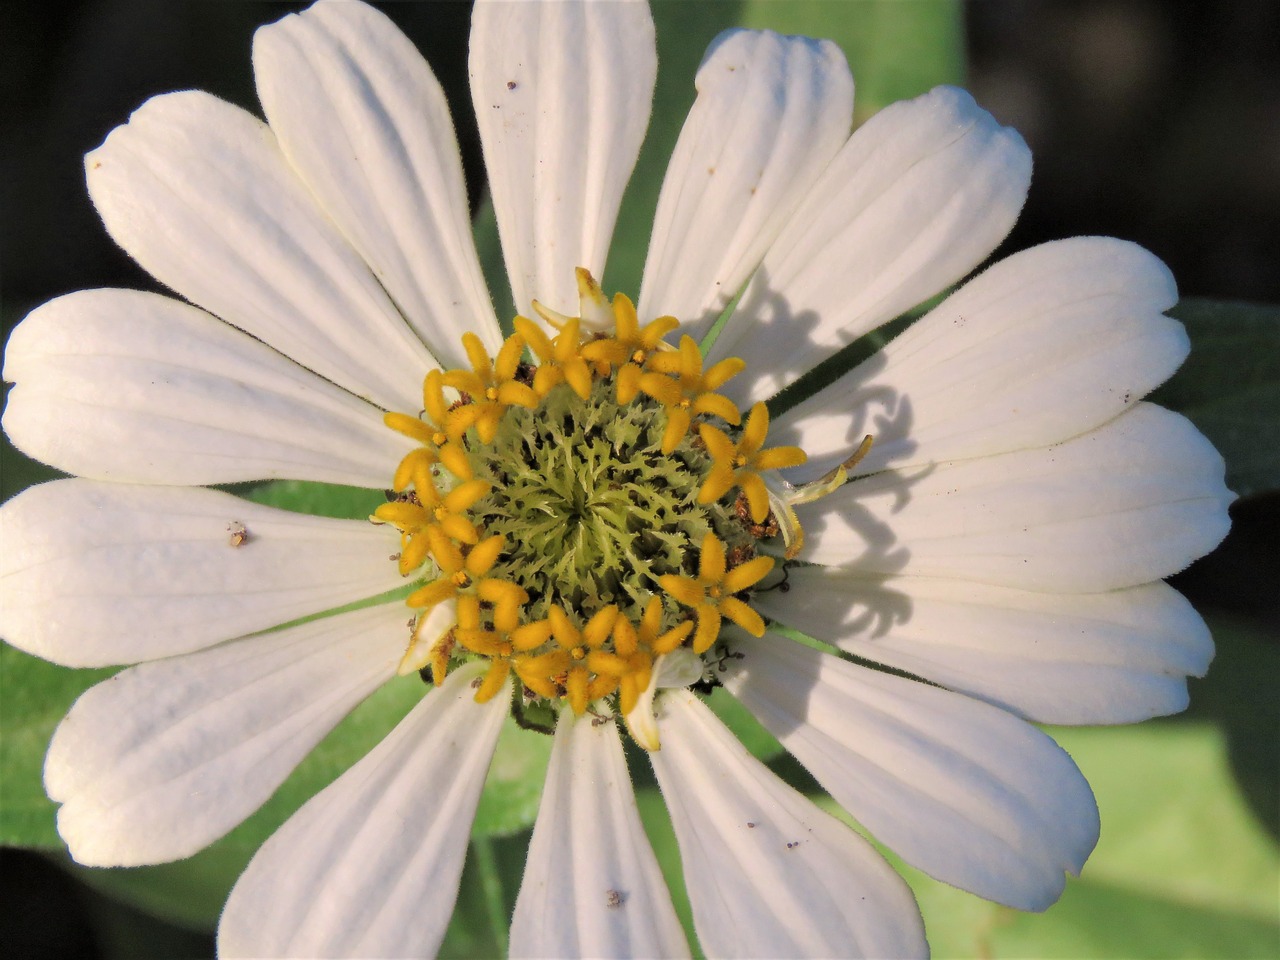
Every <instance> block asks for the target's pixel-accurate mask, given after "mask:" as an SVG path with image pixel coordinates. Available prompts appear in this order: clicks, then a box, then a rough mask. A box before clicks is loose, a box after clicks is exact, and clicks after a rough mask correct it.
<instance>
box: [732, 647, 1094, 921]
mask: <svg viewBox="0 0 1280 960" xmlns="http://www.w3.org/2000/svg"><path fill="white" fill-rule="evenodd" d="M735 650H736V651H737V652H740V653H743V654H744V655H745V656H744V658H743V659H741V660H733V659H731V660H729V661H727V664H726V665H727V670H726V673H725V677H724V684H725V686H726V687H728V689H729V690H730V692H732V693H733V694H734V695H735V696H737V697H738V698H739V699H740V700H742V702H743V703H744V704H746V706H747V708H748V709H750V710H751V712H752V713H753V714H755V715H756V717H757V719H759V720H760V722H761V723H763V724H764V725H765V727H767V728H768V729H769V731H770V732H771V733H773V735H774V736H776V737H777V738H778V739H779V740H780V741H781V742H782V744H783V745H784V746H785V747H786V748H787V749H788V750H789V751H791V753H792V754H794V755H795V757H796V759H798V760H799V761H800V762H801V763H803V764H804V765H805V766H806V767H807V768H808V769H809V772H810V773H812V774H813V775H814V776H815V777H816V778H817V779H818V782H819V783H821V784H822V785H823V787H825V788H826V789H827V791H828V792H829V793H830V794H831V796H832V797H833V798H835V800H836V801H837V802H838V803H839V804H840V805H841V806H843V807H844V808H845V809H846V810H848V811H849V812H850V813H851V814H853V816H854V818H855V819H856V820H857V821H858V822H859V823H861V824H862V825H863V826H864V827H866V828H867V829H868V830H869V831H870V832H871V834H872V836H874V837H875V838H876V839H877V840H879V841H880V842H881V843H883V844H885V845H886V846H887V847H889V848H890V849H891V850H893V851H895V852H896V853H898V854H899V855H900V856H901V857H902V858H903V859H904V860H906V861H907V862H908V863H910V864H912V865H913V866H916V867H919V868H920V869H921V870H924V871H925V872H926V873H928V874H930V875H931V876H934V877H936V878H937V879H939V880H943V881H945V882H947V883H950V884H953V885H955V886H958V887H960V888H962V889H964V890H969V891H971V892H973V893H976V894H978V895H979V896H982V897H986V898H987V899H989V900H995V901H997V902H999V903H1004V904H1008V905H1009V906H1012V907H1017V908H1018V909H1020V910H1043V909H1045V908H1046V907H1047V906H1049V905H1050V904H1051V903H1053V902H1054V901H1055V900H1057V899H1058V897H1059V896H1060V895H1061V893H1062V889H1063V887H1064V886H1065V884H1066V878H1065V873H1067V872H1069V873H1072V874H1078V873H1079V872H1080V868H1081V867H1082V866H1083V865H1084V861H1085V859H1086V858H1087V857H1088V856H1089V853H1090V852H1091V851H1092V850H1093V847H1094V845H1095V844H1096V843H1097V841H1098V808H1097V806H1096V805H1095V803H1094V800H1093V793H1092V792H1091V791H1090V790H1089V784H1088V783H1087V782H1086V781H1085V779H1084V777H1083V775H1081V773H1080V771H1079V770H1078V769H1077V768H1076V765H1075V764H1074V763H1072V761H1071V758H1070V757H1069V756H1067V754H1066V752H1065V751H1064V750H1063V749H1062V748H1061V747H1059V746H1058V745H1057V744H1056V743H1054V742H1053V741H1052V740H1050V739H1049V737H1047V736H1046V735H1045V734H1043V733H1041V732H1040V731H1039V730H1036V729H1035V728H1034V727H1032V726H1031V725H1030V724H1028V723H1026V722H1024V721H1022V720H1019V719H1018V718H1016V717H1013V716H1011V715H1010V714H1007V713H1005V712H1004V711H1003V710H998V709H996V708H995V707H992V706H988V705H987V704H984V703H979V702H978V701H976V700H970V699H969V698H967V697H963V696H961V695H959V694H955V693H951V692H949V691H946V690H939V689H938V688H937V687H931V686H928V685H926V684H923V683H919V682H918V681H915V680H907V679H904V678H902V677H895V676H891V675H889V674H884V673H877V672H875V671H872V670H867V669H865V668H863V667H858V666H855V665H853V664H850V663H845V662H844V661H842V660H840V659H839V658H838V657H834V656H831V655H830V654H825V653H822V652H820V651H818V650H813V649H811V648H809V647H805V646H802V645H801V644H798V643H794V642H792V641H790V640H788V639H786V638H785V637H781V636H778V635H777V634H768V635H766V636H765V637H763V638H761V639H759V640H757V639H756V638H754V637H750V638H748V637H746V636H745V634H744V635H742V636H741V637H737V638H736V640H735Z"/></svg>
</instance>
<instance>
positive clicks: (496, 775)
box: [471, 717, 552, 837]
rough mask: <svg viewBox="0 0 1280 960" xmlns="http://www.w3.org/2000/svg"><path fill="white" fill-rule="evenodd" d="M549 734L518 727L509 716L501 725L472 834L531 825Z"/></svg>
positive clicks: (501, 832) (506, 831)
mask: <svg viewBox="0 0 1280 960" xmlns="http://www.w3.org/2000/svg"><path fill="white" fill-rule="evenodd" d="M551 742H552V741H551V737H549V736H547V735H546V734H543V733H536V732H534V731H532V730H522V729H521V728H520V727H518V726H516V722H515V721H514V720H512V719H511V718H510V717H508V718H507V720H506V723H505V724H504V725H503V727H502V734H501V735H500V736H499V738H498V749H497V751H496V752H495V753H494V756H493V763H491V764H490V765H489V777H488V779H487V780H485V784H484V793H483V794H481V796H480V806H479V808H478V809H477V810H476V819H475V823H474V825H473V826H472V828H471V835H472V836H473V837H485V836H497V837H503V836H508V835H510V834H513V833H517V832H518V831H520V830H523V829H525V828H526V827H531V826H532V825H533V821H534V819H535V818H536V817H537V816H538V801H539V800H541V799H542V782H543V780H544V779H545V778H546V773H547V761H548V760H549V759H550V757H551Z"/></svg>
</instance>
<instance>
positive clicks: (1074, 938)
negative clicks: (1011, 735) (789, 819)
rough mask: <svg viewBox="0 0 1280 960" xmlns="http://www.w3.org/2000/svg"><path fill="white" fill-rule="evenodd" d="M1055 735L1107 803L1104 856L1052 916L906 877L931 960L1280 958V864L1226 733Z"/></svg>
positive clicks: (911, 873) (1193, 728)
mask: <svg viewBox="0 0 1280 960" xmlns="http://www.w3.org/2000/svg"><path fill="white" fill-rule="evenodd" d="M1051 732H1052V733H1053V735H1054V737H1055V738H1056V739H1057V740H1058V741H1059V742H1060V743H1061V744H1062V745H1063V746H1064V747H1066V748H1067V750H1068V751H1069V752H1070V753H1071V754H1072V755H1073V756H1074V757H1075V759H1076V761H1077V763H1079V765H1080V767H1081V769H1082V770H1083V771H1084V773H1085V775H1086V776H1087V777H1088V778H1089V782H1090V783H1091V784H1092V785H1093V789H1094V793H1095V794H1096V795H1097V798H1098V807H1099V809H1100V811H1101V813H1102V838H1101V840H1100V841H1099V843H1098V847H1097V849H1096V850H1095V851H1094V854H1093V856H1092V857H1091V858H1090V859H1089V862H1088V863H1087V864H1086V865H1085V868H1084V871H1083V873H1082V876H1081V878H1080V879H1078V880H1074V879H1073V880H1069V881H1068V884H1067V890H1066V892H1065V894H1064V895H1063V897H1062V899H1061V900H1060V901H1059V902H1058V903H1056V904H1055V905H1054V906H1052V907H1050V908H1049V909H1048V910H1047V911H1045V912H1044V913H1043V914H1029V913H1020V912H1018V911H1016V910H1011V909H1009V908H1007V907H1001V906H998V905H995V904H991V903H987V902H985V901H982V900H979V899H977V898H976V897H973V896H970V895H968V894H965V893H963V892H962V891H959V890H956V889H954V888H952V887H948V886H947V885H945V884H941V883H938V882H937V881H935V880H932V879H931V878H929V877H927V876H925V875H924V874H922V873H920V872H919V871H917V870H913V869H911V868H909V867H904V868H903V872H904V874H905V875H906V876H907V879H908V881H909V882H910V883H911V885H912V888H913V889H914V890H915V893H916V897H917V899H918V900H919V902H920V906H921V909H922V911H923V913H924V916H925V923H926V926H927V929H928V934H929V939H930V942H931V944H932V946H933V954H934V956H935V957H939V958H941V957H984V958H985V957H991V958H999V957H1026V956H1036V957H1062V958H1077V957H1078V958H1086V957H1098V958H1115V957H1125V958H1140V957H1151V958H1157V957H1161V958H1164V957H1186V958H1204V960H1207V958H1223V960H1226V958H1243V957H1258V958H1264V957H1273V956H1275V955H1276V949H1277V947H1278V946H1280V916H1278V908H1277V903H1276V890H1277V889H1278V885H1280V858H1278V857H1277V851H1276V847H1275V845H1274V843H1273V842H1271V841H1270V839H1269V838H1268V837H1267V836H1266V834H1265V833H1264V832H1263V831H1262V829H1261V827H1260V825H1259V824H1258V822H1257V821H1256V820H1255V819H1254V818H1253V817H1252V815H1251V814H1250V812H1249V811H1248V809H1247V808H1246V807H1245V805H1244V804H1243V803H1242V802H1241V800H1240V797H1239V795H1238V793H1237V791H1236V790H1235V789H1234V784H1233V782H1232V778H1231V773H1230V769H1229V765H1228V763H1227V759H1226V750H1225V744H1224V741H1223V738H1222V735H1221V733H1220V732H1219V731H1218V730H1216V729H1214V728H1213V727H1210V726H1205V725H1201V724H1190V723H1185V722H1178V721H1163V722H1158V723H1148V724H1143V725H1140V726H1136V727H1126V728H1122V729H1114V730H1104V729H1071V730H1063V729H1058V730H1054V731H1051ZM891 859H893V858H892V857H891ZM895 865H897V866H900V862H898V861H896V860H895Z"/></svg>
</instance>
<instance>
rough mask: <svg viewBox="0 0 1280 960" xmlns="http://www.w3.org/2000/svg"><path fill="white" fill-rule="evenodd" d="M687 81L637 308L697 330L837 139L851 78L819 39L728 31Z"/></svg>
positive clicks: (849, 111) (732, 291)
mask: <svg viewBox="0 0 1280 960" xmlns="http://www.w3.org/2000/svg"><path fill="white" fill-rule="evenodd" d="M695 85H696V86H697V89H698V98H697V99H696V100H695V101H694V103H693V108H692V109H691V110H690V111H689V117H688V119H687V120H686V121H685V124H684V127H683V128H682V129H681V131H680V139H679V140H678V141H677V143H676V147H675V151H674V152H673V153H672V155H671V161H670V164H669V165H668V167H667V173H666V177H665V178H664V179H663V181H662V192H661V194H660V195H659V197H658V209H657V213H656V214H655V218H654V226H653V239H652V241H651V243H650V247H649V255H648V258H647V259H646V261H645V267H644V282H643V283H642V285H641V288H640V302H639V312H640V316H641V317H642V318H648V317H656V316H660V315H671V316H675V317H678V318H679V319H680V320H681V322H682V323H684V324H685V325H686V326H687V327H689V328H690V330H689V332H691V333H692V334H693V335H694V336H700V335H701V334H703V333H705V332H706V330H707V328H708V327H709V326H710V324H711V323H712V322H713V321H714V320H715V318H716V317H718V316H719V315H720V313H721V311H723V310H724V308H725V307H726V306H727V305H728V304H729V301H730V300H732V299H733V298H734V297H735V296H737V294H738V291H739V290H741V289H742V285H743V284H744V283H745V282H746V281H747V278H748V277H749V276H751V272H752V271H753V270H754V269H755V268H756V266H757V265H758V264H759V263H760V259H761V258H762V257H763V256H764V253H765V251H766V250H768V249H769V245H770V244H771V243H773V241H774V240H775V239H776V238H777V236H778V233H779V232H780V231H781V230H782V228H783V225H784V224H785V223H786V222H787V218H788V217H789V216H790V215H791V214H792V212H793V211H794V210H795V208H796V206H797V204H799V202H800V200H801V198H802V197H803V196H804V195H805V193H806V192H807V190H808V188H809V186H810V185H812V183H813V181H814V179H815V178H816V177H817V176H818V174H820V173H821V172H822V170H823V168H824V167H826V165H827V163H828V161H830V159H831V158H832V157H833V156H834V155H835V153H836V151H837V150H839V149H840V146H841V145H842V144H843V143H844V142H845V140H846V139H848V136H849V126H850V124H851V123H852V119H853V77H852V76H850V74H849V65H848V64H847V63H846V62H845V59H844V54H843V53H842V52H841V51H840V48H839V47H838V46H836V45H835V44H834V43H832V42H831V41H829V40H811V39H809V38H808V37H783V36H779V35H778V34H776V33H773V32H772V31H763V32H761V31H754V30H728V31H725V32H724V33H722V34H720V36H719V37H717V38H716V39H715V40H714V41H712V44H711V47H710V48H709V49H708V51H707V55H706V57H705V58H704V59H703V61H702V65H701V66H700V67H699V68H698V76H697V78H696V80H695Z"/></svg>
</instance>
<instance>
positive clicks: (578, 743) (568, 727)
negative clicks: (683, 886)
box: [511, 710, 689, 957]
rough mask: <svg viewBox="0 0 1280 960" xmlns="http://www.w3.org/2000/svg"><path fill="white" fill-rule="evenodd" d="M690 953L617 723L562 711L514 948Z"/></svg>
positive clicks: (560, 952)
mask: <svg viewBox="0 0 1280 960" xmlns="http://www.w3.org/2000/svg"><path fill="white" fill-rule="evenodd" d="M688 955H689V947H688V945H687V944H686V943H685V940H684V933H683V931H682V929H681V927H680V921H679V919H678V918H677V917H676V913H675V908H674V907H672V905H671V895H670V893H668V891H667V885H666V882H665V881H664V880H663V878H662V871H661V869H660V868H659V867H658V861H657V858H655V857H654V855H653V850H652V848H651V847H650V846H649V839H648V837H647V836H646V835H645V832H644V825H643V824H642V823H641V822H640V813H639V811H638V810H637V809H636V801H635V795H634V793H633V792H632V790H631V777H630V775H629V774H628V773H627V763H626V759H625V757H624V756H623V753H622V741H621V739H620V738H619V736H618V727H617V723H615V722H607V723H600V722H599V721H598V720H597V719H595V718H593V717H591V716H584V717H581V718H579V717H575V716H574V715H573V711H571V710H565V711H562V712H561V714H560V722H559V723H558V724H557V726H556V737H555V746H554V747H553V748H552V751H551V763H550V766H549V767H548V768H547V782H546V785H545V786H544V787H543V790H542V803H541V805H540V806H539V808H538V820H537V823H536V824H535V826H534V829H533V839H532V840H531V841H530V844H529V856H528V858H527V863H526V866H525V873H524V881H523V883H521V885H520V895H519V897H518V898H517V900H516V907H515V916H514V918H513V919H512V921H511V956H513V957H681V956H683V957H687V956H688Z"/></svg>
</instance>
